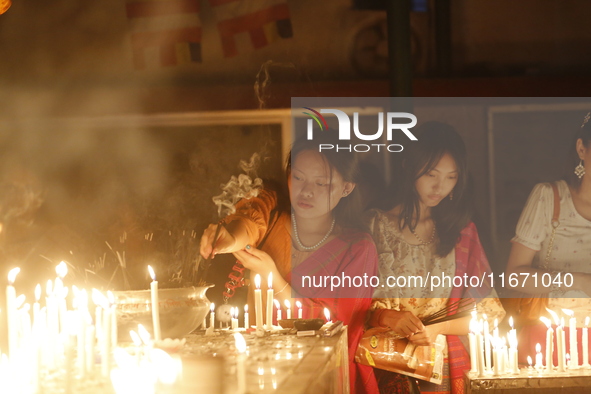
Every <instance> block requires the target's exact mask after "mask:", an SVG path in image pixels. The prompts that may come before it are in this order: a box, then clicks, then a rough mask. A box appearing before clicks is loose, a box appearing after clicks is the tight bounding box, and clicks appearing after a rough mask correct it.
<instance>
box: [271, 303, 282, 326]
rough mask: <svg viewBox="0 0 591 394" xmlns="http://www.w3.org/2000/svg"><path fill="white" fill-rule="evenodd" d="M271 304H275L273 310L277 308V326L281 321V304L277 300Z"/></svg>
mask: <svg viewBox="0 0 591 394" xmlns="http://www.w3.org/2000/svg"><path fill="white" fill-rule="evenodd" d="M273 303H274V304H275V308H277V324H279V320H282V316H281V304H280V303H279V301H277V300H273Z"/></svg>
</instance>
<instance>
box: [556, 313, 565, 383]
mask: <svg viewBox="0 0 591 394" xmlns="http://www.w3.org/2000/svg"><path fill="white" fill-rule="evenodd" d="M563 323H564V318H563V319H562V320H561V322H560V324H559V325H558V327H556V344H557V349H556V352H557V354H558V372H565V365H564V356H565V354H566V349H565V343H564V330H563V328H562V327H563Z"/></svg>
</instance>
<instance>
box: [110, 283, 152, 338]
mask: <svg viewBox="0 0 591 394" xmlns="http://www.w3.org/2000/svg"><path fill="white" fill-rule="evenodd" d="M107 297H108V299H109V303H110V304H111V346H112V347H113V349H115V348H116V347H117V340H118V338H117V336H118V333H117V304H116V303H115V295H114V294H113V292H112V291H110V290H109V291H107ZM158 321H160V319H158Z"/></svg>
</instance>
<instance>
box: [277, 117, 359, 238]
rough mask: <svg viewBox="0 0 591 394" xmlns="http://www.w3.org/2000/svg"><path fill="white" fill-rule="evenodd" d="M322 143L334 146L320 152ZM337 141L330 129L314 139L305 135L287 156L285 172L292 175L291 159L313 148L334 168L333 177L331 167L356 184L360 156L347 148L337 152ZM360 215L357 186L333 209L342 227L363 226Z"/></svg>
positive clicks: (318, 134) (335, 134) (345, 179)
mask: <svg viewBox="0 0 591 394" xmlns="http://www.w3.org/2000/svg"><path fill="white" fill-rule="evenodd" d="M320 144H325V145H332V146H333V148H332V149H323V150H322V151H319V145H320ZM338 144H339V139H338V133H337V131H335V130H331V129H328V130H326V131H322V132H320V133H317V134H316V135H315V136H314V139H313V140H308V139H306V138H305V137H300V138H298V139H296V140H295V141H294V143H293V145H292V147H291V151H290V153H289V157H288V158H287V163H286V171H285V172H286V174H287V176H290V174H291V164H292V159H295V158H296V157H297V155H298V154H300V153H302V152H304V151H313V152H318V153H320V154H321V155H322V157H323V159H324V160H325V163H326V164H327V165H328V167H329V169H330V170H331V171H330V174H331V176H332V170H335V171H336V172H338V173H339V174H340V175H341V177H342V178H343V181H345V182H352V183H357V182H358V177H359V165H358V159H357V155H356V154H355V153H354V152H349V151H348V150H344V149H339V150H338V151H337V149H336V147H337V145H338ZM331 183H332V179H331ZM361 214H362V203H361V194H360V191H359V188H357V187H355V188H354V189H353V191H352V192H351V193H350V194H349V195H348V196H347V197H344V198H342V199H341V201H339V203H338V205H337V206H336V207H335V208H334V209H333V215H334V218H335V221H336V223H337V224H339V225H340V226H343V227H360V226H361Z"/></svg>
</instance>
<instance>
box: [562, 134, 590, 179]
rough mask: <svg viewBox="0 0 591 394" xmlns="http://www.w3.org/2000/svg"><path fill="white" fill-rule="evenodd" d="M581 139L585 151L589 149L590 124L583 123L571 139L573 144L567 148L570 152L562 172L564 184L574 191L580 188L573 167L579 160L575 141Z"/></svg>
mask: <svg viewBox="0 0 591 394" xmlns="http://www.w3.org/2000/svg"><path fill="white" fill-rule="evenodd" d="M579 139H581V140H582V141H583V145H585V147H586V148H587V149H591V124H590V123H584V124H583V127H581V128H580V129H579V130H578V131H577V132H576V133H575V136H574V138H573V142H572V143H571V145H570V146H571V147H570V148H569V149H570V151H569V152H568V159H567V161H566V167H565V170H564V180H565V181H566V183H568V184H569V186H570V187H572V188H573V189H575V190H579V188H580V187H581V180H582V178H579V177H578V176H576V175H575V172H574V171H575V167H576V166H578V165H579V163H580V162H581V159H580V158H579V154H578V153H577V141H578V140H579Z"/></svg>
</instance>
